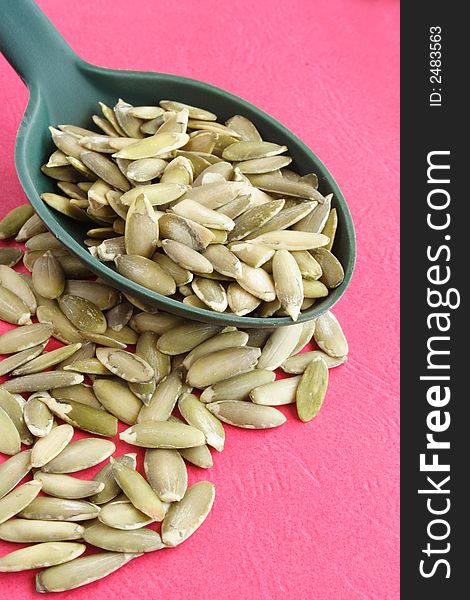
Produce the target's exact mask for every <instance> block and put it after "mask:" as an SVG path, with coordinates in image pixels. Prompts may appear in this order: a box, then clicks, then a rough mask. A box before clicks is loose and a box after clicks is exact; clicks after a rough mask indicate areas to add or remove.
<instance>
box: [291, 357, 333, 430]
mask: <svg viewBox="0 0 470 600" xmlns="http://www.w3.org/2000/svg"><path fill="white" fill-rule="evenodd" d="M327 387H328V366H327V364H326V362H325V361H324V360H323V359H322V358H321V357H319V356H317V357H315V358H314V359H313V360H312V361H311V362H310V363H309V365H308V366H307V368H306V369H305V371H304V373H303V375H301V376H300V381H299V385H298V388H297V393H296V405H297V414H298V415H299V419H300V420H301V421H304V422H307V421H310V420H311V419H313V418H314V417H316V416H317V414H318V412H319V411H320V408H321V406H322V404H323V400H324V399H325V394H326V390H327Z"/></svg>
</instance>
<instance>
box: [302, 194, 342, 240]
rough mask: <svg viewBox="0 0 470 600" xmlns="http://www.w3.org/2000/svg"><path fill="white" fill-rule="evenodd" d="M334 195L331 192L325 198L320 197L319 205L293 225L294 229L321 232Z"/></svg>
mask: <svg viewBox="0 0 470 600" xmlns="http://www.w3.org/2000/svg"><path fill="white" fill-rule="evenodd" d="M312 189H313V188H312ZM317 193H318V192H317ZM332 197H333V194H329V195H328V196H326V197H325V198H323V199H319V202H318V205H317V206H316V207H315V208H314V209H313V210H312V212H311V213H309V214H308V215H307V216H306V217H304V218H303V219H302V220H301V221H298V222H297V223H296V224H295V225H294V226H293V229H294V230H295V231H305V232H310V233H316V234H319V233H321V232H322V230H323V228H324V226H325V223H326V221H327V219H328V215H329V213H330V207H331V199H332ZM329 242H330V240H329V238H328V242H327V243H329ZM325 245H326V244H325Z"/></svg>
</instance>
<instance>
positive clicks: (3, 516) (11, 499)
mask: <svg viewBox="0 0 470 600" xmlns="http://www.w3.org/2000/svg"><path fill="white" fill-rule="evenodd" d="M2 452H3V450H2ZM41 487H42V483H41V482H40V481H28V482H27V483H24V484H23V485H20V486H18V487H17V488H15V489H14V490H12V491H11V492H10V493H8V494H7V495H6V496H4V497H3V498H1V499H0V524H2V523H5V521H8V519H11V517H14V516H15V515H17V514H18V513H20V512H21V511H22V510H23V509H24V508H25V507H26V506H28V504H30V503H31V502H32V501H33V500H34V498H36V496H37V495H38V494H39V492H40V491H41Z"/></svg>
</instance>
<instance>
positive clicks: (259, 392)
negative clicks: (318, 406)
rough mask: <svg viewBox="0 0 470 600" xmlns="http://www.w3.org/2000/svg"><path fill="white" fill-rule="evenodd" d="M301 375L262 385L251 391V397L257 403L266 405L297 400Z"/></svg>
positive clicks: (281, 404) (280, 404) (277, 404)
mask: <svg viewBox="0 0 470 600" xmlns="http://www.w3.org/2000/svg"><path fill="white" fill-rule="evenodd" d="M299 381H300V375H298V376H296V377H289V378H286V379H278V380H277V381H273V382H271V383H266V384H265V385H260V386H258V387H256V388H255V389H253V390H251V392H250V399H251V401H252V402H254V403H255V404H262V405H265V406H283V405H284V404H292V403H293V402H295V397H296V392H297V386H298V385H299Z"/></svg>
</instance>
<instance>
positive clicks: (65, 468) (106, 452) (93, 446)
mask: <svg viewBox="0 0 470 600" xmlns="http://www.w3.org/2000/svg"><path fill="white" fill-rule="evenodd" d="M56 429H57V427H56ZM115 450H116V446H115V445H114V443H113V442H111V441H108V440H100V439H96V438H83V439H81V440H76V441H74V442H71V443H70V444H68V445H67V446H66V447H65V448H64V449H63V450H62V452H60V454H58V455H57V456H56V458H54V459H53V460H51V461H49V462H48V463H47V464H45V465H44V466H43V468H42V470H43V471H44V472H46V473H54V474H56V473H59V474H62V473H76V472H77V471H83V470H84V469H89V468H90V467H94V466H95V465H98V464H99V463H100V462H103V461H104V460H106V459H107V458H109V457H110V456H111V454H113V452H114V451H115ZM93 493H96V494H97V493H98V492H91V494H93ZM91 494H89V495H91Z"/></svg>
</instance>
